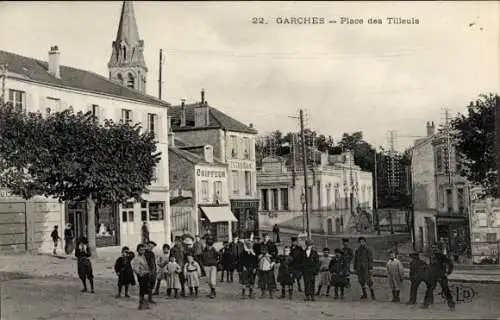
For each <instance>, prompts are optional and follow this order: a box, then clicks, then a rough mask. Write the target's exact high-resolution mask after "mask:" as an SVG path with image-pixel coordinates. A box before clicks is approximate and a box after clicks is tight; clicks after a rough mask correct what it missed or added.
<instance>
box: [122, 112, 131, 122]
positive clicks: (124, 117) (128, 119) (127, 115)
mask: <svg viewBox="0 0 500 320" xmlns="http://www.w3.org/2000/svg"><path fill="white" fill-rule="evenodd" d="M122 121H123V122H125V123H129V122H132V110H128V109H122Z"/></svg>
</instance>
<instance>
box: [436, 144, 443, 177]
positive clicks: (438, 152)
mask: <svg viewBox="0 0 500 320" xmlns="http://www.w3.org/2000/svg"><path fill="white" fill-rule="evenodd" d="M436 171H437V172H438V173H441V172H442V171H443V150H442V149H441V148H438V149H437V150H436Z"/></svg>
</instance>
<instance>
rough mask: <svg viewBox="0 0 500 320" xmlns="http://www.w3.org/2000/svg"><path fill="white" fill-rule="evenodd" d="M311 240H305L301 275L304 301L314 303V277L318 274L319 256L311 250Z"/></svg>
mask: <svg viewBox="0 0 500 320" xmlns="http://www.w3.org/2000/svg"><path fill="white" fill-rule="evenodd" d="M313 245H314V244H313V242H312V240H309V239H308V240H306V249H305V250H304V254H303V256H302V275H303V276H304V293H305V295H306V297H305V299H304V300H305V301H315V298H314V289H315V287H316V283H315V282H316V281H315V280H316V275H317V274H318V272H319V255H318V253H317V252H316V250H314V248H313Z"/></svg>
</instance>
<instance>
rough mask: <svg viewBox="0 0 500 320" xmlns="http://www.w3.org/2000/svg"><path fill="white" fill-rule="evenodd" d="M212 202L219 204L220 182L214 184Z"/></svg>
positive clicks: (220, 198)
mask: <svg viewBox="0 0 500 320" xmlns="http://www.w3.org/2000/svg"><path fill="white" fill-rule="evenodd" d="M214 200H215V201H219V202H220V201H221V200H222V181H215V182H214Z"/></svg>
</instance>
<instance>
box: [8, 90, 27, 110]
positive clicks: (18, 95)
mask: <svg viewBox="0 0 500 320" xmlns="http://www.w3.org/2000/svg"><path fill="white" fill-rule="evenodd" d="M9 102H10V103H12V106H13V107H14V109H15V110H16V111H23V110H25V109H26V92H24V91H19V90H12V89H9Z"/></svg>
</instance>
